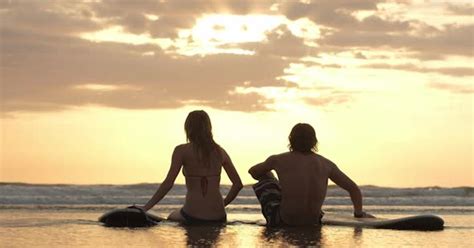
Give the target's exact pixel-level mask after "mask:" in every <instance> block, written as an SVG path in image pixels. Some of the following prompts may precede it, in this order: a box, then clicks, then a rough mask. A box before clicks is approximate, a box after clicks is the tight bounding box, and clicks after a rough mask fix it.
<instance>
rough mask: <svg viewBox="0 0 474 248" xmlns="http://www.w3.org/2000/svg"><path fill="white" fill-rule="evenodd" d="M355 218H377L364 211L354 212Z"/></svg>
mask: <svg viewBox="0 0 474 248" xmlns="http://www.w3.org/2000/svg"><path fill="white" fill-rule="evenodd" d="M354 217H355V218H375V216H373V215H371V214H369V213H366V212H364V211H361V212H359V213H356V212H354Z"/></svg>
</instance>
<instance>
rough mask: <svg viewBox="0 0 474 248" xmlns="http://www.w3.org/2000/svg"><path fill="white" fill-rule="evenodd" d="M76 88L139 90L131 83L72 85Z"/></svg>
mask: <svg viewBox="0 0 474 248" xmlns="http://www.w3.org/2000/svg"><path fill="white" fill-rule="evenodd" d="M74 89H78V90H92V91H116V90H140V88H137V87H134V86H131V85H110V84H80V85H76V86H74Z"/></svg>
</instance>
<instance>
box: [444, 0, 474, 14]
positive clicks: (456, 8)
mask: <svg viewBox="0 0 474 248" xmlns="http://www.w3.org/2000/svg"><path fill="white" fill-rule="evenodd" d="M446 10H447V12H448V13H450V14H454V15H460V16H471V17H472V15H473V14H474V7H473V5H472V2H471V3H470V4H468V3H467V4H447V5H446Z"/></svg>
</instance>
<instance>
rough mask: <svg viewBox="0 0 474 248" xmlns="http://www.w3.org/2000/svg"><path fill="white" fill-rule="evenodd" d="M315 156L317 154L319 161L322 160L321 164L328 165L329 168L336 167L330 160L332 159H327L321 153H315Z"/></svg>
mask: <svg viewBox="0 0 474 248" xmlns="http://www.w3.org/2000/svg"><path fill="white" fill-rule="evenodd" d="M316 156H317V158H318V159H319V161H321V162H322V164H323V165H325V166H328V167H330V168H333V167H337V166H336V164H335V163H334V162H332V161H331V160H329V159H328V158H326V157H324V156H323V155H321V154H316Z"/></svg>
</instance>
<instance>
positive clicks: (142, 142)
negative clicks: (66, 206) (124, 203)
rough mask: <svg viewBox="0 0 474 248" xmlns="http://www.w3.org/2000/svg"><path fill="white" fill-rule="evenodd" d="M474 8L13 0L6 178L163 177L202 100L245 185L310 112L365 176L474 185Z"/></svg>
mask: <svg viewBox="0 0 474 248" xmlns="http://www.w3.org/2000/svg"><path fill="white" fill-rule="evenodd" d="M473 13H474V6H473V3H472V2H471V1H459V0H456V1H438V0H437V1H434V0H432V1H430V0H360V1H348V0H320V1H278V0H268V1H267V0H259V1H251V0H239V1H235V0H222V1H212V0H209V1H194V0H191V1H188V0H174V1H151V0H142V1H131V0H130V1H128V0H103V1H84V2H81V1H69V0H66V1H39V0H38V1H36V0H27V1H7V0H5V1H1V2H0V31H1V33H0V83H1V88H0V90H1V91H0V106H1V109H0V127H1V132H0V135H1V136H0V138H1V143H0V148H1V151H0V158H1V160H0V163H1V164H0V181H1V182H26V183H48V184H52V183H73V184H131V183H143V182H149V183H156V182H161V181H162V180H163V179H164V177H165V175H166V173H167V171H168V168H169V165H170V160H171V153H172V151H173V149H174V147H175V146H176V145H178V144H181V143H185V142H186V137H185V134H184V128H183V126H184V120H185V118H186V116H187V114H188V113H189V112H190V111H192V110H195V109H203V110H205V111H207V112H208V113H209V115H210V117H211V121H212V124H213V132H214V137H215V140H216V142H217V143H219V144H220V145H221V146H222V147H223V148H224V149H226V151H227V152H228V153H229V155H230V156H231V158H232V160H233V162H234V164H235V166H236V168H237V170H238V172H239V174H240V176H241V178H242V180H243V182H244V183H245V184H250V183H252V182H253V179H252V178H251V177H250V176H249V175H248V173H247V170H248V169H249V168H250V167H251V166H253V165H254V164H256V163H259V162H261V161H264V160H265V159H266V158H267V157H268V156H270V155H272V154H278V153H282V152H286V151H288V148H287V145H288V134H289V132H290V129H291V128H292V127H293V126H294V125H295V124H296V123H309V124H311V125H312V126H313V127H314V128H315V130H316V134H317V137H318V140H319V151H318V152H319V153H320V154H321V155H323V156H325V157H327V158H329V159H330V160H332V161H333V162H334V163H336V164H337V165H338V166H339V168H340V169H341V170H343V171H344V172H345V173H346V174H347V175H349V176H350V177H351V178H352V179H353V180H354V181H355V182H356V183H358V184H359V185H378V186H390V187H425V186H443V187H455V186H474V166H473V157H474V156H473V141H474V133H473V107H474V101H473V94H474V88H473V76H474V67H473V65H474V63H473V62H474V57H473V51H474V50H473V49H474V46H473V44H474V43H473V37H474V32H473V31H474V19H473ZM222 182H223V183H224V184H228V183H229V182H230V181H229V179H228V178H227V176H225V175H224V176H222ZM176 183H184V177H183V176H182V175H179V176H178V178H177V180H176Z"/></svg>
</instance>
